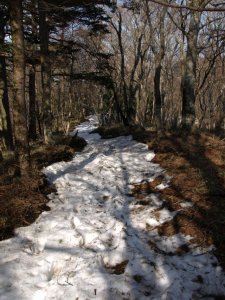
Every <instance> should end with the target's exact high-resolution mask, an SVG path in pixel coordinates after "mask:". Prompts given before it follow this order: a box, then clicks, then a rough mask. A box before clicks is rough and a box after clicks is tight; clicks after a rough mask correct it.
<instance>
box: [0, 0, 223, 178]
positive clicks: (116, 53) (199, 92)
mask: <svg viewBox="0 0 225 300" xmlns="http://www.w3.org/2000/svg"><path fill="white" fill-rule="evenodd" d="M185 5H186V6H185ZM188 7H190V8H188ZM0 14H1V18H0V21H1V23H0V39H1V41H0V43H1V48H0V103H1V105H0V107H1V124H0V126H1V152H2V153H4V151H14V154H15V161H16V166H17V167H16V170H15V173H17V174H21V175H23V174H26V173H29V172H31V160H30V146H29V143H34V142H35V141H37V140H38V141H42V142H43V143H45V144H48V143H49V142H50V140H51V135H52V133H54V132H65V133H68V130H69V128H70V127H71V123H73V122H74V121H79V120H80V119H82V118H84V117H85V116H87V115H89V114H91V113H92V114H93V113H94V114H97V115H99V116H100V119H101V121H102V122H103V123H104V125H109V124H123V125H125V126H141V127H143V128H154V129H155V130H156V131H158V132H163V131H168V130H171V129H172V130H174V129H176V128H186V129H188V130H192V129H194V128H195V129H200V130H209V131H217V132H221V131H223V130H224V127H225V119H224V115H225V114H224V112H225V86H224V77H225V65H224V50H225V36H224V5H223V3H220V2H218V1H206V0H205V1H203V0H199V1H180V2H179V1H178V2H177V3H176V1H170V0H168V1H166V0H165V1H161V2H160V1H159V3H158V1H148V0H146V1H144V0H143V1H125V2H124V3H118V4H117V3H115V2H110V1H97V2H96V1H94V2H93V1H66V2H65V3H64V2H63V1H41V0H40V1H1V5H0ZM105 123H106V124H105ZM3 158H4V155H2V159H3Z"/></svg>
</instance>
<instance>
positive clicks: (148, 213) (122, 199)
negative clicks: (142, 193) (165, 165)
mask: <svg viewBox="0 0 225 300" xmlns="http://www.w3.org/2000/svg"><path fill="white" fill-rule="evenodd" d="M96 125H97V120H96V118H95V117H90V118H89V121H87V122H85V123H83V124H81V125H80V126H79V127H78V128H77V129H78V132H79V135H80V136H82V137H84V138H85V139H86V140H87V142H88V145H87V146H86V147H85V149H84V151H83V152H82V153H79V154H76V155H75V156H74V158H73V160H72V161H70V162H60V163H56V164H53V165H51V166H49V167H47V168H46V169H45V170H44V173H45V174H46V175H47V176H48V178H49V180H50V181H51V182H53V183H54V184H55V185H56V187H57V193H56V194H51V195H50V196H49V199H50V202H49V206H50V207H51V211H48V212H43V213H42V214H41V215H40V216H39V218H38V219H37V220H36V222H35V223H34V224H32V225H31V226H28V227H25V228H19V229H17V230H16V232H15V233H16V236H15V237H14V238H11V239H8V240H5V241H2V242H1V243H0V299H1V300H14V299H16V300H17V299H18V300H28V299H29V300H45V299H79V300H86V299H103V300H110V299H140V300H142V299H143V300H144V299H162V300H163V299H166V300H169V299H184V300H186V299H201V298H202V297H206V298H207V299H213V297H212V296H210V295H225V274H224V273H223V271H222V268H221V267H220V266H219V264H218V261H217V259H216V257H215V256H214V255H213V254H212V248H211V249H200V248H199V247H197V246H195V245H193V244H191V243H190V241H191V239H192V238H191V237H190V236H184V235H182V234H179V233H178V234H176V235H174V236H170V237H167V236H160V235H159V234H158V231H157V227H158V226H159V225H160V224H163V223H164V222H166V221H168V220H171V219H173V218H174V216H175V215H176V213H177V212H171V211H169V210H168V209H167V208H165V207H164V206H163V203H164V200H163V199H161V197H159V196H158V194H157V192H156V193H155V194H150V195H146V201H148V205H145V206H142V205H139V204H138V202H137V201H136V200H135V199H134V198H132V197H131V187H132V185H133V184H135V183H138V182H142V181H146V180H147V181H152V180H153V179H154V178H156V177H157V176H159V175H160V174H162V173H163V172H164V171H163V170H162V169H161V168H160V166H159V165H157V164H154V163H152V162H151V160H152V159H153V157H154V153H153V152H149V150H148V149H147V146H146V145H144V144H141V143H137V142H135V141H133V140H132V138H131V136H128V137H118V138H114V139H108V140H102V139H101V138H100V136H99V135H98V134H89V132H90V131H92V130H93V129H94V128H95V126H96ZM168 184H169V179H168V180H167V181H166V182H165V183H162V184H161V185H160V186H159V189H162V188H165V187H166V186H167V185H168ZM188 206H189V204H188V203H184V205H183V207H188ZM183 245H188V247H189V248H190V251H189V252H187V253H183V254H182V255H177V254H176V250H177V249H178V248H179V247H180V246H183ZM125 261H127V265H126V267H125V268H124V270H122V271H121V272H120V273H121V274H115V272H113V270H114V269H115V267H116V266H117V264H120V263H123V262H125ZM110 266H111V268H110Z"/></svg>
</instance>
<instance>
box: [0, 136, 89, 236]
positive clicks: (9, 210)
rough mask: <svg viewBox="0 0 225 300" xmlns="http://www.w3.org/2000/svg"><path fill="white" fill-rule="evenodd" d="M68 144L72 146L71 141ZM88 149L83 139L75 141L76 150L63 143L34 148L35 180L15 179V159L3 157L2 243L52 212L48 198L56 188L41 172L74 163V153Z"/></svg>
mask: <svg viewBox="0 0 225 300" xmlns="http://www.w3.org/2000/svg"><path fill="white" fill-rule="evenodd" d="M67 140H68V139H67ZM62 141H63V142H65V140H62ZM61 143H62V142H61ZM68 143H71V139H69V140H68ZM85 145H86V143H85V141H84V140H81V139H80V138H77V139H73V145H71V146H73V147H70V146H68V145H62V144H60V143H57V145H38V144H36V145H33V147H32V151H31V158H32V165H33V176H32V178H31V177H22V178H18V177H14V171H15V161H14V158H13V155H12V153H4V161H3V162H1V163H0V240H3V239H6V238H9V237H12V236H13V235H14V229H15V228H18V227H21V226H27V225H30V224H31V223H33V222H34V221H35V220H36V218H37V217H38V216H39V214H40V213H41V212H43V211H46V210H50V208H49V207H48V206H47V202H48V201H49V200H48V198H47V195H48V194H49V193H51V192H55V188H54V186H51V185H49V183H48V181H47V180H46V178H45V177H44V175H43V174H42V173H41V172H40V170H41V169H42V168H43V167H44V166H47V165H50V164H52V163H55V162H58V161H62V160H64V161H68V160H70V159H72V157H73V155H74V152H75V151H81V150H82V149H83V147H84V146H85Z"/></svg>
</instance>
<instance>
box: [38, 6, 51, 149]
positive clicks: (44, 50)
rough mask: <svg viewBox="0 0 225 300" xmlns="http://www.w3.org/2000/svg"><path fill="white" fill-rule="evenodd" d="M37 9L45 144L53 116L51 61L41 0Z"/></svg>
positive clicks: (47, 32) (44, 13)
mask: <svg viewBox="0 0 225 300" xmlns="http://www.w3.org/2000/svg"><path fill="white" fill-rule="evenodd" d="M38 10H39V35H40V50H41V75H42V121H43V134H44V142H45V143H46V144H47V143H48V142H49V140H50V135H51V131H52V121H53V117H52V108H51V63H50V62H49V55H48V54H49V53H48V42H49V31H48V24H47V22H46V11H45V5H44V1H43V0H39V1H38Z"/></svg>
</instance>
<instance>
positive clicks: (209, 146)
mask: <svg viewBox="0 0 225 300" xmlns="http://www.w3.org/2000/svg"><path fill="white" fill-rule="evenodd" d="M135 139H136V140H138V141H141V142H144V143H146V144H147V145H148V147H149V149H151V150H154V151H155V153H156V156H155V158H154V160H153V162H155V163H158V164H160V166H161V167H162V168H164V169H165V170H166V171H165V175H170V176H172V179H171V182H170V185H169V187H167V188H166V189H164V190H161V191H160V190H157V188H156V186H157V185H158V184H160V183H161V182H163V180H164V176H160V177H158V178H156V179H155V181H153V182H149V183H148V184H147V186H146V183H145V184H142V185H139V186H135V188H134V191H133V193H134V196H135V197H137V198H138V199H140V201H142V200H141V199H142V198H143V196H142V195H143V194H146V193H152V192H153V191H154V192H157V193H158V194H159V195H161V197H163V199H164V200H166V202H165V205H166V206H167V208H168V209H169V210H171V211H173V210H179V212H178V214H177V215H176V217H175V218H174V219H173V220H172V221H169V222H167V223H165V224H163V225H162V226H161V227H160V228H159V229H158V231H159V234H161V235H167V236H170V235H174V234H176V233H179V232H180V233H183V234H184V235H190V236H192V237H193V238H194V239H193V242H194V243H196V244H197V245H200V246H210V245H212V244H214V245H215V246H216V250H215V255H216V256H217V258H218V260H219V261H220V263H221V265H222V266H223V268H225V231H224V226H225V214H224V212H225V139H224V138H223V137H218V136H215V135H212V134H208V133H192V134H190V133H187V132H183V133H179V134H175V133H170V134H169V133H168V134H164V135H161V136H160V137H157V136H156V134H154V133H152V132H147V131H146V132H144V133H143V134H136V136H135ZM183 202H185V203H187V202H190V207H186V208H183V207H182V203H183ZM181 251H188V249H181Z"/></svg>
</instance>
